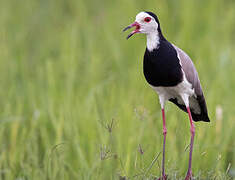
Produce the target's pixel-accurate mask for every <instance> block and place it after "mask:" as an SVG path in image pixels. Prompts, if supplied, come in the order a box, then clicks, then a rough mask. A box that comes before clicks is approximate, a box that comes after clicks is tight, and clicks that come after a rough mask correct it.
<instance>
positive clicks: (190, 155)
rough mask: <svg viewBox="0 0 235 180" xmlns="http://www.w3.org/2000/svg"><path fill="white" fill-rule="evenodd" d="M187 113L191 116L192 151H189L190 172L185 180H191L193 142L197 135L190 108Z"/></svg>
mask: <svg viewBox="0 0 235 180" xmlns="http://www.w3.org/2000/svg"><path fill="white" fill-rule="evenodd" d="M187 111H188V116H189V120H190V125H191V128H190V132H191V142H190V151H189V164H188V172H187V176H186V178H185V180H190V179H191V177H192V153H193V141H194V135H195V127H194V124H193V119H192V115H191V111H190V108H189V107H187Z"/></svg>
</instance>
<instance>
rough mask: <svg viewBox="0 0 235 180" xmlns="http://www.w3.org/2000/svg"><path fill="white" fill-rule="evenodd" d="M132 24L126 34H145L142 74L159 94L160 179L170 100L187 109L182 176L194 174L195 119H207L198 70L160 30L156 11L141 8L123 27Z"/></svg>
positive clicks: (162, 178) (163, 160) (186, 178)
mask: <svg viewBox="0 0 235 180" xmlns="http://www.w3.org/2000/svg"><path fill="white" fill-rule="evenodd" d="M132 27H135V29H134V30H133V31H132V32H131V33H130V34H129V35H128V36H127V39H129V38H130V37H132V36H133V35H134V34H137V33H142V34H145V35H146V39H147V43H146V45H147V47H146V49H145V53H144V58H143V72H144V77H145V79H146V81H147V82H148V84H149V85H150V87H151V88H153V90H154V91H155V92H156V93H157V94H158V97H159V102H160V106H161V112H162V120H163V151H162V171H161V177H160V178H159V179H161V180H166V179H167V175H166V173H165V144H166V135H167V128H166V118H165V110H164V108H165V103H166V102H167V101H170V102H172V103H174V104H175V105H176V106H177V107H179V108H180V109H181V110H183V111H184V112H186V113H188V117H189V122H190V133H191V140H190V149H189V162H188V171H187V174H186V177H185V180H190V179H192V178H193V174H192V152H193V144H194V136H195V126H194V122H198V121H204V122H210V119H209V116H208V111H207V105H206V100H205V97H204V94H203V91H202V86H201V83H200V80H199V76H198V73H197V70H196V68H195V66H194V64H193V62H192V60H191V59H190V57H189V56H188V55H187V54H186V53H185V52H184V51H183V50H181V49H180V48H178V47H177V46H176V45H174V44H173V43H170V42H169V41H168V40H167V39H166V38H165V36H164V35H163V33H162V30H161V26H160V22H159V19H158V17H157V15H155V14H154V13H153V12H149V11H142V12H140V13H138V14H137V15H136V18H135V22H134V23H132V24H131V25H129V26H127V27H126V28H125V29H123V31H126V30H128V29H130V28H132Z"/></svg>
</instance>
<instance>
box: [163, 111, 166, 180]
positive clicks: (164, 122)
mask: <svg viewBox="0 0 235 180" xmlns="http://www.w3.org/2000/svg"><path fill="white" fill-rule="evenodd" d="M162 120H163V136H164V139H163V153H162V180H166V174H165V144H166V134H167V130H166V119H165V111H164V108H163V109H162Z"/></svg>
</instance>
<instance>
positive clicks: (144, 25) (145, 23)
mask: <svg viewBox="0 0 235 180" xmlns="http://www.w3.org/2000/svg"><path fill="white" fill-rule="evenodd" d="M135 21H136V22H137V23H139V24H140V29H139V32H140V33H144V34H151V33H156V32H158V30H157V28H158V23H157V22H156V21H155V19H154V18H153V17H152V16H150V15H149V14H148V13H146V12H140V13H139V14H137V16H136V19H135Z"/></svg>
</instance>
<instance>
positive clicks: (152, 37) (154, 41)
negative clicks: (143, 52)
mask: <svg viewBox="0 0 235 180" xmlns="http://www.w3.org/2000/svg"><path fill="white" fill-rule="evenodd" d="M159 43H160V42H159V35H158V32H154V33H149V34H147V49H148V50H149V51H153V50H154V49H157V48H158V45H159Z"/></svg>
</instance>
